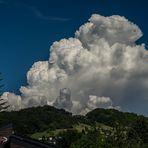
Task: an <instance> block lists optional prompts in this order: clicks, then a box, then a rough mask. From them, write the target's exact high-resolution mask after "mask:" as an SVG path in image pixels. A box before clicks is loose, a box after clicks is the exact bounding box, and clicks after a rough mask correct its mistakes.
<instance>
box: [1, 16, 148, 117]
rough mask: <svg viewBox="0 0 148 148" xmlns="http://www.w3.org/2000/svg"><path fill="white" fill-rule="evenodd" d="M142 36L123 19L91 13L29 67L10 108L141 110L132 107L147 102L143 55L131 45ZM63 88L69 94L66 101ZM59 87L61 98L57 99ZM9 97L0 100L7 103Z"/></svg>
mask: <svg viewBox="0 0 148 148" xmlns="http://www.w3.org/2000/svg"><path fill="white" fill-rule="evenodd" d="M141 36H142V32H141V30H140V29H139V28H138V26H137V25H135V24H133V23H132V22H130V21H128V20H127V19H126V18H125V17H121V16H118V15H114V16H110V17H104V16H100V15H97V14H94V15H92V16H91V18H90V19H89V22H87V23H86V24H84V25H82V26H81V27H80V28H79V30H77V31H76V33H75V38H69V39H62V40H60V41H58V42H54V43H53V45H52V46H51V47H50V56H49V60H48V61H39V62H36V63H34V64H33V66H32V68H31V69H30V70H29V71H28V73H27V81H28V86H25V87H21V88H20V92H21V96H16V97H15V95H14V94H13V97H14V98H15V99H16V100H18V101H17V103H15V102H12V101H11V102H10V104H12V106H14V108H15V109H16V108H18V109H19V108H20V106H21V108H23V107H28V106H37V105H45V104H49V105H55V106H56V107H59V108H61V107H63V108H65V109H67V110H70V111H72V112H73V113H76V114H79V113H86V112H88V111H90V110H92V109H94V108H97V107H103V108H112V107H116V106H121V108H123V109H124V108H128V109H129V110H132V111H139V112H140V111H141V110H140V107H139V110H138V109H135V110H134V107H135V108H136V107H137V106H138V105H142V103H148V91H146V90H147V89H148V68H147V66H148V63H147V62H148V51H147V50H146V49H145V46H144V44H142V45H136V43H135V42H136V41H137V40H138V39H139V38H140V37H141ZM63 88H68V89H66V90H67V91H68V90H69V89H70V90H71V98H70V99H71V100H70V99H66V98H64V97H65V95H66V94H67V93H66V92H67V91H66V92H65V90H64V89H63ZM61 89H63V90H62V92H61V93H63V92H64V93H63V94H64V97H62V99H60V97H59V98H58V99H57V96H58V94H59V91H60V90H61ZM68 92H69V91H68ZM6 94H7V95H6ZM8 94H9V93H4V94H3V96H2V97H4V98H5V99H7V100H8V101H10V100H11V99H9V97H7V96H9V95H12V94H9V95H8ZM60 96H61V95H60ZM66 101H68V102H66ZM18 104H20V105H18ZM133 106H134V107H133Z"/></svg>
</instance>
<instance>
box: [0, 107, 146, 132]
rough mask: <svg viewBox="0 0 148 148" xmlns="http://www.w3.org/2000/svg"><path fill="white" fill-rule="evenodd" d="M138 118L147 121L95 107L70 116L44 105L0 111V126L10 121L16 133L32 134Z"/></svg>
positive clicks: (134, 115) (112, 124)
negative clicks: (87, 111)
mask: <svg viewBox="0 0 148 148" xmlns="http://www.w3.org/2000/svg"><path fill="white" fill-rule="evenodd" d="M139 118H142V119H144V120H145V121H146V122H147V121H148V118H147V117H143V116H138V115H137V114H134V113H125V112H120V111H117V110H114V109H95V110H93V111H91V112H89V113H88V114H87V115H86V116H80V115H77V116H72V114H71V113H69V112H66V111H65V110H63V109H56V108H54V107H51V106H44V107H32V108H28V109H23V110H20V111H12V112H0V126H2V125H5V124H8V123H12V124H13V126H14V130H15V132H16V133H19V134H33V133H36V132H41V131H44V130H46V129H51V130H54V129H68V128H71V127H72V126H73V125H76V124H78V123H84V124H87V125H92V124H95V123H96V122H98V123H102V124H104V125H108V126H114V125H116V124H120V125H123V126H130V125H132V124H133V123H135V122H136V120H138V119H139Z"/></svg>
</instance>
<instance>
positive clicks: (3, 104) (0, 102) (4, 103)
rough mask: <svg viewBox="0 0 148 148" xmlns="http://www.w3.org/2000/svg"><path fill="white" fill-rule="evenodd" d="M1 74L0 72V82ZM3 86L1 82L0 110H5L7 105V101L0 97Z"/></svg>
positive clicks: (0, 79) (0, 93)
mask: <svg viewBox="0 0 148 148" xmlns="http://www.w3.org/2000/svg"><path fill="white" fill-rule="evenodd" d="M1 75H2V74H1V73H0V83H1V82H2V80H3V79H2V76H1ZM3 86H4V85H3V84H0V111H2V110H5V109H7V108H8V107H9V105H8V103H7V101H4V99H2V98H1V95H2V92H3V91H2V88H3Z"/></svg>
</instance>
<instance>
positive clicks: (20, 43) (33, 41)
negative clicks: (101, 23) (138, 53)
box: [0, 0, 148, 93]
mask: <svg viewBox="0 0 148 148" xmlns="http://www.w3.org/2000/svg"><path fill="white" fill-rule="evenodd" d="M93 13H98V14H101V15H105V16H107V15H113V14H118V15H121V16H125V17H126V18H128V19H129V20H131V21H132V22H134V23H136V24H137V25H138V26H139V27H140V28H141V30H142V31H143V33H144V36H143V37H142V38H141V39H140V40H139V43H146V45H147V42H148V27H147V26H148V19H147V14H148V9H147V0H133V1H132V0H131V1H130V0H123V1H121V0H120V1H119V0H75V1H74V0H73V1H72V0H71V1H70V0H62V1H60V0H0V71H1V72H2V74H3V79H4V80H3V83H4V84H5V87H4V91H11V92H15V93H19V92H18V90H19V88H20V86H22V85H26V84H27V82H26V73H27V71H28V70H29V68H30V67H31V66H32V64H33V63H34V62H36V61H39V60H47V59H48V57H49V47H50V45H51V44H52V43H53V42H54V41H57V40H60V39H62V38H69V37H72V36H74V32H75V31H76V30H77V29H78V28H79V26H80V25H82V24H83V23H85V22H86V21H87V20H88V18H89V17H90V16H91V14H93Z"/></svg>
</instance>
